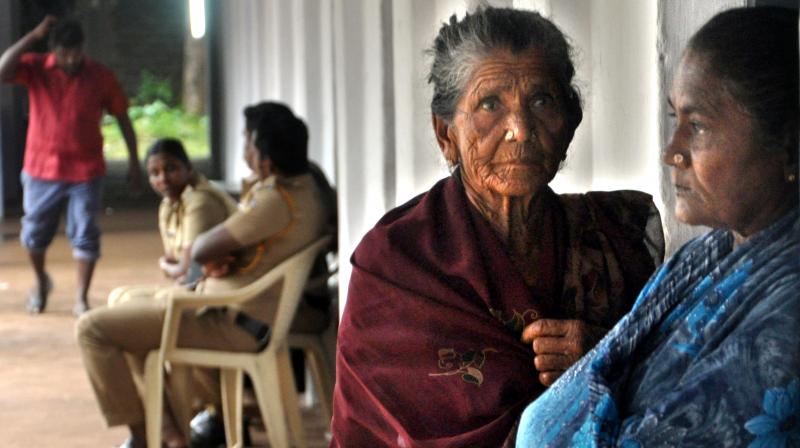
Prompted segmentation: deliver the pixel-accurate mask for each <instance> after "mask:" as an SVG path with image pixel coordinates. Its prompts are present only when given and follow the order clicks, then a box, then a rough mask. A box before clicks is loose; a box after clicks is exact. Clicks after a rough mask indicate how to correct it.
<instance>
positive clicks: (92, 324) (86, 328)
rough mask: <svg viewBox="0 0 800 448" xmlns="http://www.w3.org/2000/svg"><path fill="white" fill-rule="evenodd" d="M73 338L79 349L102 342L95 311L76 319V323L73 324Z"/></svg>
mask: <svg viewBox="0 0 800 448" xmlns="http://www.w3.org/2000/svg"><path fill="white" fill-rule="evenodd" d="M75 337H76V339H77V340H78V345H79V346H81V347H85V346H88V345H96V344H97V342H98V341H100V340H102V335H101V334H100V330H99V326H98V324H97V312H96V311H95V310H92V311H88V312H86V313H83V314H82V315H81V316H80V317H79V318H78V322H77V323H76V324H75Z"/></svg>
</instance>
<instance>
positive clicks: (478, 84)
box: [440, 50, 568, 196]
mask: <svg viewBox="0 0 800 448" xmlns="http://www.w3.org/2000/svg"><path fill="white" fill-rule="evenodd" d="M456 109H457V110H456V113H455V116H454V117H453V120H452V123H451V124H450V126H449V128H448V135H449V138H448V139H447V142H442V140H441V139H440V144H441V145H442V151H443V152H444V155H445V158H446V159H447V160H448V161H449V162H450V163H453V162H459V163H460V164H461V169H462V174H463V180H464V182H465V183H466V185H467V187H468V188H471V189H473V190H474V191H475V192H477V193H479V194H482V193H489V194H499V195H502V196H524V195H529V194H533V193H536V192H537V191H539V190H540V189H541V188H542V187H544V186H546V185H547V184H548V183H549V182H550V181H551V180H552V179H553V177H554V176H555V175H556V172H557V171H558V167H559V164H560V163H561V161H562V160H563V159H564V157H565V155H566V149H567V144H568V142H567V141H566V132H565V127H566V119H565V116H564V109H565V108H564V101H563V100H562V98H561V95H560V92H559V88H558V85H557V83H556V82H555V80H554V79H553V77H552V76H551V74H550V69H549V67H548V66H547V64H546V61H545V59H544V57H543V55H542V53H541V52H540V51H538V50H531V51H527V52H524V53H520V54H513V53H511V52H506V51H498V52H495V53H493V54H492V55H490V56H489V57H488V58H486V59H484V60H483V62H482V63H481V64H480V66H479V67H478V68H477V70H476V71H475V74H474V75H473V76H472V79H471V80H470V82H469V84H468V85H467V88H466V90H465V92H464V94H463V96H462V98H461V99H460V100H459V102H458V105H457V108H456Z"/></svg>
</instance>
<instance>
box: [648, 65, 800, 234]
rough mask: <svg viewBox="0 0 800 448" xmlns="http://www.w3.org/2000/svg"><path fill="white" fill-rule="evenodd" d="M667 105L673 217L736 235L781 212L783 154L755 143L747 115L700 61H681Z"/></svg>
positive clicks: (666, 160) (665, 156)
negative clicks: (671, 125)
mask: <svg viewBox="0 0 800 448" xmlns="http://www.w3.org/2000/svg"><path fill="white" fill-rule="evenodd" d="M669 102H670V107H671V108H672V110H673V111H674V116H675V128H674V131H673V134H672V139H671V141H670V142H669V144H668V145H667V147H666V148H665V150H664V152H663V154H662V158H663V162H664V163H665V164H667V165H669V166H670V167H671V168H672V169H671V172H672V182H673V184H674V186H675V195H676V203H675V214H676V216H677V218H678V219H679V220H681V221H683V222H685V223H687V224H694V225H706V226H711V227H715V228H725V229H732V230H734V231H737V232H738V233H740V234H743V235H750V234H752V233H753V232H754V231H757V230H760V228H758V227H763V225H762V226H759V223H763V222H765V221H766V223H767V224H769V223H771V222H772V221H771V220H770V219H766V220H765V219H764V218H765V215H769V214H771V213H772V214H774V212H775V210H783V209H784V208H785V207H784V202H785V201H786V191H787V190H786V182H785V180H784V174H783V172H784V171H783V170H784V163H785V161H786V157H785V156H786V155H785V154H782V152H781V151H775V150H772V151H770V150H767V149H765V148H762V147H761V146H760V145H758V143H757V140H758V139H757V132H756V128H755V122H754V120H753V118H752V117H751V116H750V115H749V114H748V112H747V110H745V108H744V107H743V106H742V105H741V103H739V102H738V101H737V100H736V99H735V98H734V97H733V96H732V94H731V93H730V90H729V89H728V88H727V86H726V84H725V82H724V81H723V80H721V79H720V78H719V77H718V76H717V75H716V74H714V73H712V72H710V71H709V70H708V69H707V64H706V63H705V59H704V58H703V57H702V56H699V55H696V54H694V53H692V52H691V51H690V52H687V53H686V55H685V56H684V57H683V59H682V60H681V63H680V66H679V67H678V72H677V74H676V76H675V80H674V82H673V86H672V91H671V93H670V98H669ZM772 218H777V216H773V217H772ZM754 226H755V227H756V228H754Z"/></svg>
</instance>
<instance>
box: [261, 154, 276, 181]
mask: <svg viewBox="0 0 800 448" xmlns="http://www.w3.org/2000/svg"><path fill="white" fill-rule="evenodd" d="M258 168H259V170H260V171H261V173H259V174H260V175H261V177H262V178H264V179H266V178H267V177H269V176H272V175H273V174H275V164H274V163H272V159H270V158H269V157H266V156H259V158H258Z"/></svg>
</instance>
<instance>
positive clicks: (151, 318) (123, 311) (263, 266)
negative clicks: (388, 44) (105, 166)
mask: <svg viewBox="0 0 800 448" xmlns="http://www.w3.org/2000/svg"><path fill="white" fill-rule="evenodd" d="M273 104H274V105H273V107H271V108H270V110H268V111H266V112H265V114H264V116H263V118H262V119H261V120H260V122H259V125H258V127H257V129H256V132H255V138H254V140H255V147H253V148H251V147H250V145H248V149H247V151H246V154H245V158H246V160H247V162H248V164H249V165H250V166H251V168H253V170H254V171H255V172H256V173H257V174H258V175H259V181H258V182H257V183H256V184H255V185H254V186H253V188H252V189H251V190H250V191H249V192H248V193H247V194H246V195H245V196H244V197H243V198H242V200H241V201H240V204H239V211H238V212H236V213H235V214H234V215H232V216H231V217H229V218H228V219H227V220H225V222H223V223H222V224H219V225H217V226H215V227H214V228H212V229H211V230H209V231H208V232H206V233H204V234H202V235H200V236H199V237H198V238H197V239H196V240H195V242H194V244H193V245H192V258H193V259H194V260H195V261H197V262H199V263H201V264H203V266H204V272H205V275H206V278H205V279H204V280H203V281H201V282H200V283H199V284H198V287H197V291H200V292H201V293H202V292H213V291H220V290H227V289H231V288H239V287H241V286H244V285H246V284H248V283H250V282H252V281H253V280H255V279H257V278H258V277H260V276H261V275H263V274H264V273H265V272H267V271H269V270H270V269H272V268H273V267H274V266H276V265H277V264H278V263H280V262H281V261H282V260H284V259H286V258H287V257H289V256H290V255H292V254H293V253H295V252H297V251H298V250H299V249H301V248H302V247H304V246H306V245H308V244H309V243H311V242H312V241H314V240H316V239H317V238H319V237H320V236H322V235H323V234H324V233H325V231H326V225H325V224H326V221H327V215H328V214H329V213H330V211H329V210H326V207H325V206H324V205H323V203H322V202H321V201H320V197H321V193H320V191H319V188H318V187H317V185H316V183H315V182H314V180H313V179H312V177H311V176H310V175H309V174H308V173H307V170H308V160H307V155H306V154H307V143H308V131H307V129H306V126H305V124H304V123H303V122H302V121H301V120H300V119H298V118H297V117H295V116H294V114H292V112H291V110H289V109H288V108H287V107H286V106H283V105H281V104H275V103H273ZM277 293H278V291H268V292H267V293H266V294H265V295H264V296H263V297H261V298H260V299H259V300H257V301H255V303H253V302H251V303H249V304H247V306H246V307H244V306H243V307H241V308H235V309H234V308H227V309H222V310H212V311H210V312H206V313H202V314H200V315H195V314H191V315H189V314H187V315H184V316H183V320H182V322H181V334H180V335H179V340H178V345H180V346H183V347H196V348H211V349H223V350H239V351H257V350H259V349H260V348H261V347H262V344H263V343H264V341H263V340H262V339H261V338H260V334H261V332H260V331H259V330H260V329H261V328H266V324H265V323H264V322H268V321H270V319H271V317H272V315H273V313H274V311H275V305H276V303H275V302H276V300H275V299H276V296H277ZM312 311H313V310H312ZM163 319H164V307H163V305H161V304H160V303H158V301H153V300H151V301H141V302H137V303H132V304H128V305H126V306H118V307H113V308H101V309H97V310H92V311H91V312H89V313H87V314H85V315H84V316H82V317H81V319H80V320H79V321H78V325H77V327H78V328H77V333H78V343H79V347H80V350H81V355H82V357H83V362H84V365H85V367H86V371H87V373H88V375H89V379H90V382H91V384H92V387H93V388H94V391H95V396H96V398H97V401H98V403H99V405H100V409H101V411H102V413H103V415H104V417H105V420H106V423H107V424H108V426H117V425H127V426H128V428H129V429H130V433H131V437H130V438H129V439H128V440H127V441H126V442H125V444H124V445H123V446H124V447H145V446H146V442H145V424H144V410H143V405H142V402H141V400H140V398H139V396H138V394H137V392H136V387H135V384H134V376H133V374H132V372H131V370H130V369H129V368H128V365H127V364H126V362H125V358H124V354H130V355H133V356H136V357H138V358H140V359H143V358H144V357H146V356H147V353H148V352H149V351H150V350H154V349H156V348H158V346H159V344H160V342H161V327H162V323H163ZM259 327H260V328H259Z"/></svg>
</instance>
